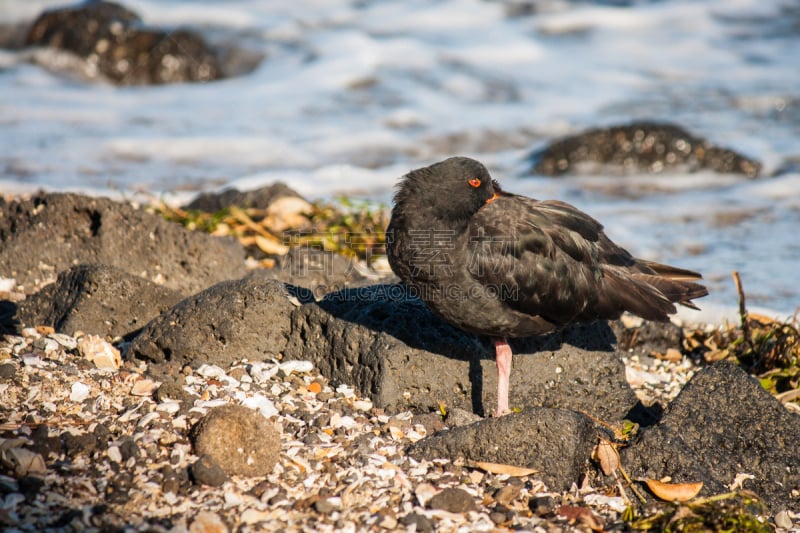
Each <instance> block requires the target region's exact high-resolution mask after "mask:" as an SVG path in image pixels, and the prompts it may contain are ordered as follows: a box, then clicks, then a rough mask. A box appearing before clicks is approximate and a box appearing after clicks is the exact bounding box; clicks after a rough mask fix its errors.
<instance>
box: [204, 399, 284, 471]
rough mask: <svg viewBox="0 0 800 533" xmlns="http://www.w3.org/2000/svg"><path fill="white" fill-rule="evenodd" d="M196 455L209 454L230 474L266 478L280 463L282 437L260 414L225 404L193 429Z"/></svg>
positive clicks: (240, 406) (246, 408)
mask: <svg viewBox="0 0 800 533" xmlns="http://www.w3.org/2000/svg"><path fill="white" fill-rule="evenodd" d="M192 433H193V441H194V448H195V453H196V454H197V455H207V456H208V457H210V458H211V459H213V460H214V462H215V463H216V464H218V465H219V466H220V467H221V468H222V470H223V471H224V472H226V473H227V474H229V475H234V474H238V475H243V476H263V475H267V474H269V473H270V472H271V471H272V469H273V468H274V466H275V464H276V463H277V462H278V456H279V454H280V448H281V443H280V434H279V433H278V431H277V429H275V427H274V426H273V425H272V424H271V423H270V422H269V421H268V420H267V419H266V418H265V417H264V416H262V415H261V413H259V412H258V411H254V410H253V409H250V408H248V407H245V406H242V405H230V404H226V405H223V406H220V407H216V408H214V409H211V410H210V411H209V412H208V414H206V415H205V416H204V417H203V418H202V419H201V420H200V421H199V422H198V423H197V425H196V426H195V427H194V428H193V430H192Z"/></svg>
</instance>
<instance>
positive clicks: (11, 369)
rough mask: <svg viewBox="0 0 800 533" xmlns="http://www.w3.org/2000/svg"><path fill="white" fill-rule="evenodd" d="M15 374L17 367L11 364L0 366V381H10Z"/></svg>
mask: <svg viewBox="0 0 800 533" xmlns="http://www.w3.org/2000/svg"><path fill="white" fill-rule="evenodd" d="M16 373H17V366H16V365H14V364H12V363H4V364H2V365H0V379H11V378H13V377H14V376H15V375H16Z"/></svg>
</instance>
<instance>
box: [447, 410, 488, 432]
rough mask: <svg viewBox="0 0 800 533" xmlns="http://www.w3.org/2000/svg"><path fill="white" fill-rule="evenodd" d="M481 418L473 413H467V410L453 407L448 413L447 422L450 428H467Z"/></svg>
mask: <svg viewBox="0 0 800 533" xmlns="http://www.w3.org/2000/svg"><path fill="white" fill-rule="evenodd" d="M480 419H481V417H480V416H478V415H476V414H475V413H473V412H472V411H467V410H466V409H459V408H458V407H453V408H452V409H450V410H449V411H447V418H445V422H447V425H448V426H449V427H451V428H452V427H458V426H466V425H468V424H472V423H474V422H477V421H478V420H480Z"/></svg>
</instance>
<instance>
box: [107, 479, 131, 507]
mask: <svg viewBox="0 0 800 533" xmlns="http://www.w3.org/2000/svg"><path fill="white" fill-rule="evenodd" d="M132 489H133V476H132V475H131V474H130V473H129V472H124V471H123V472H119V473H117V474H116V475H115V476H113V477H112V478H111V479H110V480H109V482H108V485H106V491H105V502H106V503H112V504H114V503H116V504H125V503H127V502H129V501H130V492H131V490H132Z"/></svg>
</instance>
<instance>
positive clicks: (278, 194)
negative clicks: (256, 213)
mask: <svg viewBox="0 0 800 533" xmlns="http://www.w3.org/2000/svg"><path fill="white" fill-rule="evenodd" d="M287 196H288V197H295V198H302V196H300V194H299V193H298V192H297V191H295V190H294V189H292V188H291V187H289V186H288V185H286V184H285V183H283V182H276V183H273V184H271V185H268V186H266V187H261V188H258V189H254V190H251V191H240V190H238V189H225V190H223V191H221V192H215V193H211V192H204V193H200V194H199V195H198V196H197V197H196V198H195V199H194V200H192V201H191V202H189V203H188V204H186V205H185V206H184V209H197V210H200V211H205V212H207V213H216V212H217V211H221V210H223V209H225V208H227V207H231V206H236V207H240V208H242V209H251V208H255V209H266V208H267V207H269V206H270V204H272V203H273V202H274V201H275V200H277V199H279V198H285V197H287Z"/></svg>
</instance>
